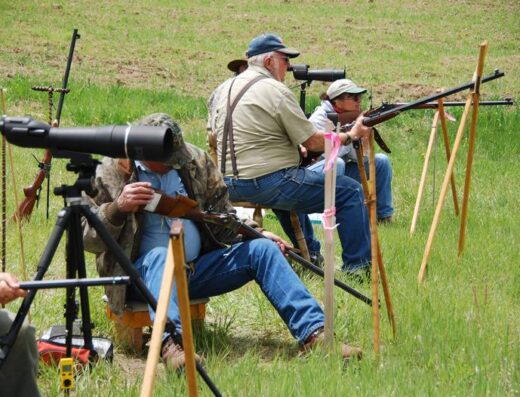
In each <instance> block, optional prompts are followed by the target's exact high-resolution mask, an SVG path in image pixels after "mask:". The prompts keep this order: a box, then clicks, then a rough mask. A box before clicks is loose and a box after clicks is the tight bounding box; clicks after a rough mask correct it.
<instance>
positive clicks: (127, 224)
mask: <svg viewBox="0 0 520 397" xmlns="http://www.w3.org/2000/svg"><path fill="white" fill-rule="evenodd" d="M186 146H187V147H188V149H189V151H190V154H191V155H192V160H191V161H190V162H188V163H187V164H186V165H184V166H181V167H179V166H176V165H175V164H168V163H166V164H168V165H171V166H173V167H174V168H177V169H178V172H179V175H180V177H181V179H182V182H183V183H184V186H185V188H186V191H187V192H188V196H189V197H190V198H192V199H194V200H196V201H197V202H198V203H199V208H200V209H202V210H204V211H209V210H211V211H216V212H226V213H230V212H231V213H234V212H235V210H234V208H233V206H232V205H231V203H230V202H229V197H228V191H227V187H226V185H225V184H224V181H223V179H222V175H221V173H220V172H219V171H218V170H217V168H216V167H215V165H214V163H213V161H212V160H211V158H210V157H209V155H208V154H207V153H206V152H204V151H203V150H201V149H199V148H197V147H196V146H193V145H190V144H188V143H187V144H186ZM136 181H137V174H136V172H135V165H134V163H133V162H131V161H128V160H121V159H119V160H118V159H112V158H109V157H106V158H104V159H103V160H102V163H101V165H99V166H98V168H97V170H96V178H95V181H94V187H95V188H96V189H97V193H96V195H95V197H93V198H92V199H91V202H92V210H93V211H94V212H96V213H97V216H98V218H99V219H100V220H101V222H102V223H103V224H104V225H105V227H106V228H107V230H108V231H109V233H110V234H111V235H112V236H113V237H114V239H115V240H116V241H117V242H118V243H119V245H120V246H121V247H122V248H123V250H124V251H125V253H126V254H127V255H128V257H129V258H130V259H131V260H132V261H134V260H135V259H136V256H137V253H138V252H139V243H140V236H141V215H140V213H138V212H137V213H127V214H124V215H123V216H124V222H123V223H122V224H119V222H118V223H117V224H115V223H114V222H113V221H112V220H111V219H112V216H111V211H112V210H111V209H110V208H111V207H112V208H113V207H114V205H113V202H114V200H116V198H117V197H118V196H119V194H120V193H121V191H122V190H123V187H124V186H125V185H126V184H128V183H132V182H136ZM120 215H122V214H121V213H120ZM248 224H249V225H250V226H253V227H257V224H256V223H254V222H252V221H248ZM197 226H198V227H199V231H200V233H201V239H202V252H201V254H204V253H207V252H209V251H212V250H214V249H217V248H222V247H224V246H225V245H227V244H232V243H235V242H238V241H240V240H241V237H242V236H241V235H239V234H238V232H237V231H234V230H229V229H225V228H223V227H220V226H218V225H207V224H202V223H199V224H197ZM83 241H84V246H85V250H87V251H89V252H92V253H94V254H96V265H97V270H98V273H99V275H100V276H102V277H114V276H120V275H125V273H124V271H123V269H122V268H121V267H120V266H119V264H118V263H117V262H116V260H115V258H114V256H113V255H112V253H111V252H109V251H107V249H106V246H105V244H104V243H103V242H102V240H101V238H100V237H99V235H98V234H97V232H96V230H95V229H93V228H92V227H91V226H90V225H89V224H88V223H87V222H86V220H83ZM105 290H106V293H107V295H108V298H109V304H110V308H111V310H112V311H113V312H114V313H116V314H121V313H122V311H123V309H124V305H125V299H126V286H124V285H122V286H107V287H105Z"/></svg>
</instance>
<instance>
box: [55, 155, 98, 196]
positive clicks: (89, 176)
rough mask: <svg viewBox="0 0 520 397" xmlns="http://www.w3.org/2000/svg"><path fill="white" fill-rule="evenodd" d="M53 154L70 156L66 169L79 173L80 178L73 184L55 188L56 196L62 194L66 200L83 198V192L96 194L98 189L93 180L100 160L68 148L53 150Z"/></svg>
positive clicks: (64, 156)
mask: <svg viewBox="0 0 520 397" xmlns="http://www.w3.org/2000/svg"><path fill="white" fill-rule="evenodd" d="M52 154H53V156H54V157H57V158H68V159H69V162H68V163H67V165H66V170H67V171H70V172H74V173H75V174H77V175H78V179H77V180H76V182H75V183H74V184H73V185H61V186H58V187H55V188H54V194H55V195H56V196H62V197H63V198H64V199H65V200H66V201H67V199H72V198H76V199H77V198H81V197H82V194H81V193H82V192H85V193H86V194H88V195H89V196H94V195H95V194H96V191H95V189H94V186H93V183H92V182H93V180H94V177H95V175H96V167H97V166H98V164H100V162H99V160H97V159H95V158H93V157H92V155H91V154H88V153H79V152H71V151H66V150H59V151H53V153H52Z"/></svg>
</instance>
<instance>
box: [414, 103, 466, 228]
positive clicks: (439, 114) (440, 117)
mask: <svg viewBox="0 0 520 397" xmlns="http://www.w3.org/2000/svg"><path fill="white" fill-rule="evenodd" d="M437 103H438V105H439V106H438V110H437V111H436V112H435V115H434V116H433V123H432V130H431V133H430V140H429V141H428V148H427V149H426V156H425V158H424V164H423V169H422V173H421V180H420V182H419V190H418V191H417V199H416V201H415V209H414V211H413V217H412V224H411V226H410V235H413V234H414V233H415V227H416V225H417V218H418V217H419V208H420V206H421V201H422V197H423V193H424V186H425V182H426V175H427V173H428V165H429V162H430V158H431V153H432V149H433V145H434V144H435V138H436V136H437V126H438V124H439V121H440V122H441V128H442V137H443V140H444V148H445V151H446V160H447V161H448V162H449V161H450V157H451V149H450V141H449V137H448V128H447V126H446V113H445V112H444V100H443V99H442V98H440V99H438V100H437ZM450 184H451V193H452V196H453V206H454V208H455V215H456V216H458V215H459V201H458V199H457V188H456V186H455V175H454V174H453V173H452V174H451V177H450Z"/></svg>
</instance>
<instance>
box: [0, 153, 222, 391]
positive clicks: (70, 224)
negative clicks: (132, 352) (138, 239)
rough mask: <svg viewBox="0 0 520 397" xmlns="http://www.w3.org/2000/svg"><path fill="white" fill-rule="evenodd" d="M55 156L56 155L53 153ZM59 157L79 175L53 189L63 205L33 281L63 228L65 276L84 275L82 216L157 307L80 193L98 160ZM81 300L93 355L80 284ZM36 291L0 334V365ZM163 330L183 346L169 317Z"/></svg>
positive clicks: (70, 292) (72, 310) (69, 316)
mask: <svg viewBox="0 0 520 397" xmlns="http://www.w3.org/2000/svg"><path fill="white" fill-rule="evenodd" d="M55 156H56V154H55ZM61 157H68V158H69V159H70V162H69V163H68V164H67V170H68V171H72V172H74V173H76V174H78V179H77V180H76V182H75V183H74V185H62V186H60V187H58V188H55V189H54V194H55V195H57V196H61V197H63V198H64V201H65V207H64V208H63V209H62V210H61V211H60V212H59V213H58V215H57V217H58V219H57V221H56V224H55V226H54V229H53V230H52V233H51V236H50V238H49V241H48V243H47V245H46V247H45V249H44V251H43V253H42V256H41V258H40V261H39V263H38V267H37V273H36V276H35V278H34V280H42V279H43V276H44V275H45V273H46V271H47V270H48V268H49V265H50V263H51V261H52V258H53V256H54V254H55V252H56V249H57V248H58V245H59V243H60V240H61V238H62V236H63V234H64V232H65V231H67V247H66V266H67V269H66V270H67V278H70V279H72V278H76V275H77V276H78V278H86V276H87V274H86V267H85V254H84V250H83V233H82V227H81V217H82V216H83V217H84V218H85V219H86V221H87V222H88V223H89V224H90V225H91V226H92V227H93V228H94V229H95V230H96V231H97V233H98V234H99V236H100V238H101V240H102V241H103V243H104V244H105V245H106V247H107V251H108V252H110V253H111V254H112V255H113V256H114V257H115V258H116V260H117V262H118V263H119V264H120V266H121V267H122V269H123V271H124V272H125V273H126V274H127V275H128V276H129V277H130V281H131V283H132V284H133V285H134V286H135V287H136V288H137V290H138V291H139V292H140V293H141V295H142V296H143V297H144V299H145V300H146V303H147V304H148V305H149V306H150V307H151V308H152V310H154V311H155V310H156V308H157V300H156V299H155V297H154V296H153V295H152V293H151V292H150V290H149V289H148V288H147V287H146V285H145V283H144V281H143V280H142V278H141V277H140V275H139V273H138V272H137V270H136V269H135V268H134V267H133V265H132V263H131V261H130V259H129V258H128V257H127V256H126V254H125V253H124V251H123V249H122V248H121V247H120V246H119V245H118V244H117V242H116V240H115V239H114V238H113V237H112V236H111V235H110V233H109V232H108V230H107V229H106V228H105V226H104V225H103V223H101V221H100V220H99V218H98V217H97V215H96V214H95V213H94V212H93V211H92V210H91V209H90V207H89V205H88V204H87V203H86V201H85V200H86V198H85V197H84V196H83V193H86V194H91V193H92V183H91V182H92V178H93V177H94V175H95V170H96V166H97V164H98V163H99V162H98V161H97V160H94V159H92V157H91V156H90V155H87V154H80V153H72V152H67V154H66V156H65V155H64V153H62V154H61ZM79 292H80V299H81V315H82V333H83V337H84V341H85V343H84V347H85V348H87V349H89V350H90V351H91V352H93V353H94V354H95V351H94V349H93V344H92V328H93V324H92V323H91V319H90V310H89V304H88V291H87V287H86V286H80V287H79ZM35 294H36V290H30V291H29V292H28V294H27V296H26V297H25V298H24V300H23V302H22V305H21V307H20V309H19V310H18V313H17V315H16V318H15V320H14V321H13V324H12V326H11V328H10V329H9V331H8V333H7V334H6V335H3V336H0V367H1V366H2V364H3V363H4V362H5V360H6V358H7V356H8V355H9V351H10V350H11V348H12V346H13V345H14V342H15V340H16V337H17V335H18V333H19V331H20V329H21V327H22V324H23V321H24V319H25V317H26V316H27V313H28V311H29V308H30V306H31V304H32V302H33V300H34V297H35ZM65 306H66V311H65V313H66V314H65V315H66V329H67V336H66V346H67V357H70V356H71V352H72V348H71V346H72V329H73V322H74V319H75V317H76V315H77V309H78V307H77V304H76V302H75V288H71V287H69V288H67V293H66V305H65ZM166 331H167V332H169V333H170V335H171V336H172V337H173V339H174V341H175V343H177V344H179V345H180V346H182V338H181V335H180V334H179V333H178V332H177V331H176V329H175V325H174V323H173V321H172V320H171V319H167V324H166ZM197 371H198V372H199V374H200V375H201V377H202V378H203V380H204V381H205V382H206V384H207V385H208V387H209V388H210V389H211V391H212V392H213V394H214V395H215V396H220V395H221V394H220V392H219V390H218V389H217V387H216V386H215V385H214V384H213V382H212V380H211V379H210V378H209V376H208V375H207V373H206V371H205V370H204V368H203V367H202V366H201V365H200V364H199V363H197Z"/></svg>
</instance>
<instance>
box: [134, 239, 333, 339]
mask: <svg viewBox="0 0 520 397" xmlns="http://www.w3.org/2000/svg"><path fill="white" fill-rule="evenodd" d="M166 253H167V248H166V247H156V248H154V249H152V250H150V251H149V252H147V253H146V254H145V255H142V256H141V257H139V258H138V259H137V261H135V262H134V267H135V268H136V269H137V270H138V271H139V273H140V274H141V277H142V278H143V280H144V282H145V284H146V286H147V287H148V288H149V289H150V292H151V293H152V295H153V296H155V297H156V298H157V299H158V297H159V292H160V288H161V281H162V275H163V270H164V265H165V261H166ZM251 280H255V281H256V283H257V284H258V285H259V286H260V288H261V289H262V291H263V293H264V294H265V296H266V297H267V299H269V301H270V302H271V304H272V305H273V306H274V308H275V309H276V311H277V312H278V314H279V315H280V317H281V318H282V320H283V321H284V322H285V324H286V325H287V327H288V328H289V331H290V332H291V334H292V335H293V336H294V337H295V338H296V339H297V340H298V341H299V342H300V343H303V342H304V341H305V340H306V339H307V338H308V337H309V336H310V334H311V333H313V332H314V331H315V330H317V329H318V328H320V327H323V324H324V314H323V311H322V309H321V307H320V306H319V304H318V303H317V302H316V300H315V299H314V298H313V297H312V295H311V294H310V293H309V291H308V290H307V289H306V288H305V286H304V285H303V284H302V282H301V280H300V279H299V278H298V276H297V275H296V274H295V273H294V271H293V270H292V268H291V266H290V265H289V264H288V262H287V261H286V259H285V257H284V256H283V254H282V253H281V251H280V249H279V248H278V247H277V246H276V244H275V243H273V242H272V241H271V240H268V239H264V238H260V239H255V240H249V241H245V242H243V243H238V244H234V245H232V246H231V247H229V248H223V249H217V250H215V251H212V252H210V253H207V254H205V255H202V256H200V257H199V258H198V259H197V260H196V261H195V271H194V272H193V273H191V274H189V280H188V289H189V296H190V298H191V299H200V298H209V297H211V296H216V295H221V294H224V293H226V292H230V291H233V290H236V289H238V288H240V287H241V286H243V285H245V284H246V283H248V282H249V281H251ZM154 314H155V313H154V312H153V311H152V310H150V316H151V317H152V319H153V318H154ZM168 317H169V318H170V319H172V320H173V321H174V323H175V325H176V328H177V329H178V330H179V331H180V329H181V328H180V316H179V309H178V305H177V289H176V287H175V284H174V288H173V291H172V295H171V298H170V305H169V308H168Z"/></svg>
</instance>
